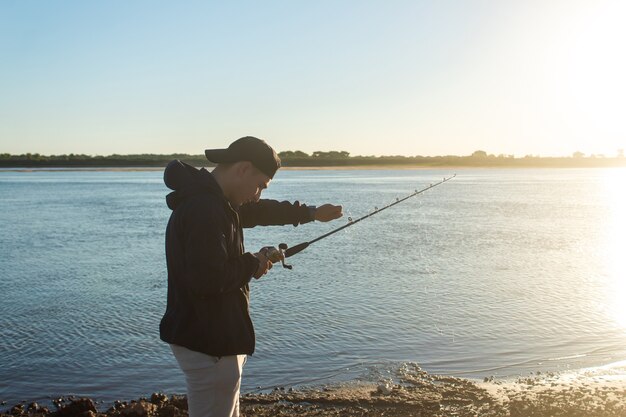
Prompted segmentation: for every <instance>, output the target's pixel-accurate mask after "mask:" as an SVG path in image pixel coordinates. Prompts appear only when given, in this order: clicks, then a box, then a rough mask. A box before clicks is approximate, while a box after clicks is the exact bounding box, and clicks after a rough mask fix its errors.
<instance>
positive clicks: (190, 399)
mask: <svg viewBox="0 0 626 417" xmlns="http://www.w3.org/2000/svg"><path fill="white" fill-rule="evenodd" d="M170 347H171V348H172V352H173V353H174V357H175V358H176V361H177V362H178V365H179V366H180V369H182V370H183V372H184V373H185V379H186V380H187V403H188V404H189V417H239V388H240V386H241V373H242V370H243V365H244V364H245V363H246V355H234V356H222V357H217V356H209V355H206V354H204V353H201V352H195V351H193V350H189V349H187V348H185V347H182V346H178V345H170Z"/></svg>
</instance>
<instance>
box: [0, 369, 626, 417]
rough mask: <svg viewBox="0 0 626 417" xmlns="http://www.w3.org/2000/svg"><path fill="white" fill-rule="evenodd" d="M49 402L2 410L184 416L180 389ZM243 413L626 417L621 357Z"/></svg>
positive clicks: (65, 416) (423, 381) (409, 375)
mask: <svg viewBox="0 0 626 417" xmlns="http://www.w3.org/2000/svg"><path fill="white" fill-rule="evenodd" d="M53 403H54V405H53V406H51V407H50V408H53V410H51V409H50V408H48V407H44V406H41V405H38V404H35V403H31V404H18V405H15V406H13V407H8V408H6V407H7V405H6V404H5V405H4V407H5V409H4V410H3V412H2V413H0V416H2V417H5V416H42V417H43V416H58V417H69V416H81V417H97V416H101V417H104V416H108V417H117V416H126V417H149V416H157V417H181V416H186V415H187V403H186V399H185V397H184V396H182V395H170V396H168V395H165V394H160V393H155V394H152V396H151V397H150V398H142V399H137V400H133V401H128V402H121V401H116V402H115V404H114V405H113V406H111V407H109V408H108V409H107V410H99V409H97V407H96V405H95V403H94V401H93V400H91V399H88V398H59V399H56V400H54V401H53ZM241 407H242V416H243V417H253V416H259V417H261V416H262V417H270V416H271V417H277V416H348V417H349V416H374V417H379V416H380V417H382V416H395V417H409V416H422V417H431V416H432V417H435V416H436V417H444V416H457V417H470V416H471V417H477V416H480V417H500V416H502V417H505V416H506V417H531V416H532V417H547V416H563V417H608V416H612V417H626V362H622V363H617V364H613V365H610V366H606V367H601V368H594V369H584V370H580V371H576V372H568V373H561V374H553V373H549V374H538V375H532V376H531V377H526V378H518V379H516V380H494V379H493V378H486V379H485V380H484V381H471V380H467V379H461V378H454V377H447V376H437V375H430V374H428V373H426V372H425V371H423V370H421V369H420V368H419V366H418V365H416V364H406V365H403V366H402V367H400V368H399V369H398V370H397V371H396V374H395V375H393V376H392V377H390V378H389V379H388V380H382V381H380V382H378V383H371V382H369V383H358V382H353V383H349V384H337V385H328V386H322V387H316V388H305V389H301V388H299V389H294V388H286V387H277V388H275V389H274V390H273V391H272V392H268V393H261V394H245V395H243V396H242V398H241Z"/></svg>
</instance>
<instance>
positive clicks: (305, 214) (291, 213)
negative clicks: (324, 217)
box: [239, 200, 314, 227]
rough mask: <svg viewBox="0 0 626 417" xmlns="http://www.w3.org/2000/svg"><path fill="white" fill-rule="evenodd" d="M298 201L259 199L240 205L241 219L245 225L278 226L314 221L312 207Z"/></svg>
mask: <svg viewBox="0 0 626 417" xmlns="http://www.w3.org/2000/svg"><path fill="white" fill-rule="evenodd" d="M312 208H314V207H307V206H306V205H305V204H300V202H298V201H296V202H294V203H290V202H289V201H276V200H259V201H258V202H256V203H247V204H244V205H242V206H241V207H239V219H240V220H241V225H242V226H243V227H254V226H277V225H285V224H293V225H294V226H297V225H299V224H303V223H308V222H311V221H313V217H312V213H311V211H312V210H311V209H312Z"/></svg>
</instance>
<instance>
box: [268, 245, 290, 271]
mask: <svg viewBox="0 0 626 417" xmlns="http://www.w3.org/2000/svg"><path fill="white" fill-rule="evenodd" d="M287 247H288V246H287V244H286V243H281V244H280V245H278V249H276V248H275V247H273V246H270V247H268V248H267V251H266V252H265V255H266V256H267V259H269V260H270V261H271V262H272V263H276V262H278V261H280V263H281V264H282V265H283V268H287V269H292V268H293V266H292V265H288V264H286V263H285V251H286V250H287Z"/></svg>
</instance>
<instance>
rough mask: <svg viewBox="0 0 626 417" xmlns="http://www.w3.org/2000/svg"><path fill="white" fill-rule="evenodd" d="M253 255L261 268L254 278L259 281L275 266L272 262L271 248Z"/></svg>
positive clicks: (265, 248) (263, 249)
mask: <svg viewBox="0 0 626 417" xmlns="http://www.w3.org/2000/svg"><path fill="white" fill-rule="evenodd" d="M253 255H254V256H255V257H256V258H257V259H258V260H259V267H258V268H257V270H256V272H255V273H254V274H253V275H252V276H253V277H254V278H256V279H259V278H261V277H262V276H263V275H265V274H267V271H269V270H270V269H272V266H273V264H272V261H271V260H270V257H271V256H270V248H269V247H264V248H262V249H261V250H260V251H258V252H257V253H253ZM279 260H280V259H279Z"/></svg>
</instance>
